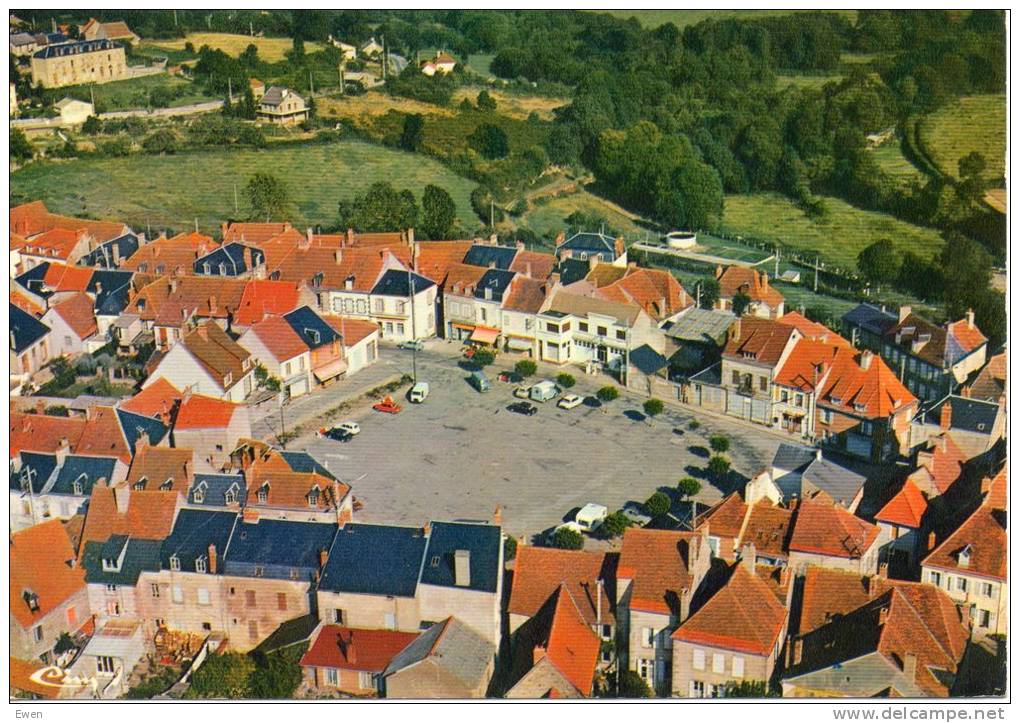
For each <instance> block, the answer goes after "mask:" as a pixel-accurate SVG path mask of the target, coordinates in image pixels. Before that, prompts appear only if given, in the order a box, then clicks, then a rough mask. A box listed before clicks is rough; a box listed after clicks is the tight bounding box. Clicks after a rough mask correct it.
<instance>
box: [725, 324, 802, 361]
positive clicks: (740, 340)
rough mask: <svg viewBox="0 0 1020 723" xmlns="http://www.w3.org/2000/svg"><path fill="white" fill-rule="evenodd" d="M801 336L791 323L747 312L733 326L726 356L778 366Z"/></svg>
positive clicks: (727, 342) (727, 343) (726, 348)
mask: <svg viewBox="0 0 1020 723" xmlns="http://www.w3.org/2000/svg"><path fill="white" fill-rule="evenodd" d="M797 336H799V334H797V332H796V330H795V329H794V328H793V327H792V326H789V325H787V324H781V323H779V322H778V321H773V320H771V319H760V318H758V317H754V316H745V317H742V318H740V319H737V320H736V321H735V322H734V323H733V325H732V326H731V327H730V332H729V337H728V339H727V341H726V347H725V349H724V350H723V356H726V357H730V358H733V359H737V360H741V361H753V362H757V363H758V364H766V365H769V366H775V365H776V364H778V363H779V360H780V359H781V358H782V356H783V352H784V351H785V350H786V347H787V345H788V344H789V343H790V342H791V340H795V339H796V338H797Z"/></svg>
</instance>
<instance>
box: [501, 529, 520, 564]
mask: <svg viewBox="0 0 1020 723" xmlns="http://www.w3.org/2000/svg"><path fill="white" fill-rule="evenodd" d="M515 557H517V538H516V537H514V536H513V535H507V536H506V539H505V540H503V559H504V560H506V561H508V562H509V561H510V560H513V559H514V558H515Z"/></svg>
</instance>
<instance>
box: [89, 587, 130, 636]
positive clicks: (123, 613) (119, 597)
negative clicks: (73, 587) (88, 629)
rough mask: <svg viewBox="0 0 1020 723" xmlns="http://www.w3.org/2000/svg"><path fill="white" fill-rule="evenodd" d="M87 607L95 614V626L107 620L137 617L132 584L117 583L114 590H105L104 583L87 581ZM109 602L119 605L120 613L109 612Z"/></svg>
mask: <svg viewBox="0 0 1020 723" xmlns="http://www.w3.org/2000/svg"><path fill="white" fill-rule="evenodd" d="M88 598H89V609H90V610H91V611H92V614H93V615H95V616H96V622H97V624H96V627H97V628H98V627H99V625H100V623H103V622H106V621H107V620H118V619H120V618H127V619H129V620H136V619H138V593H137V588H136V586H134V585H117V586H116V589H115V590H112V591H107V589H106V585H105V584H100V583H89V585H88ZM111 603H117V604H119V605H120V613H119V614H117V615H115V614H113V613H112V612H111V609H112V608H111V607H110V605H111Z"/></svg>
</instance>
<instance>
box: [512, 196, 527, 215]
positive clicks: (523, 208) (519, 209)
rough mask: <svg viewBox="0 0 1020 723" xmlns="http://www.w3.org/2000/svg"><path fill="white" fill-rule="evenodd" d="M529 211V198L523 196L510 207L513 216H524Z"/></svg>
mask: <svg viewBox="0 0 1020 723" xmlns="http://www.w3.org/2000/svg"><path fill="white" fill-rule="evenodd" d="M527 212H528V199H526V198H522V199H520V200H519V201H517V202H516V203H515V204H514V205H513V206H511V207H510V215H511V216H523V215H524V214H526V213H527Z"/></svg>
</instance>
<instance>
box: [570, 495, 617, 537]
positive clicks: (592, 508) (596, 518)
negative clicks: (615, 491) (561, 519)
mask: <svg viewBox="0 0 1020 723" xmlns="http://www.w3.org/2000/svg"><path fill="white" fill-rule="evenodd" d="M608 516H609V510H608V509H607V508H606V506H605V505H599V504H596V503H594V502H589V503H588V504H586V505H585V506H584V507H582V508H581V509H579V510H578V511H577V514H576V515H575V516H574V522H575V523H577V525H578V526H579V527H580V528H581V529H582V530H584V531H585V532H594V531H595V530H597V529H598V528H599V527H600V526H601V525H602V521H603V520H604V519H606V517H608Z"/></svg>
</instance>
